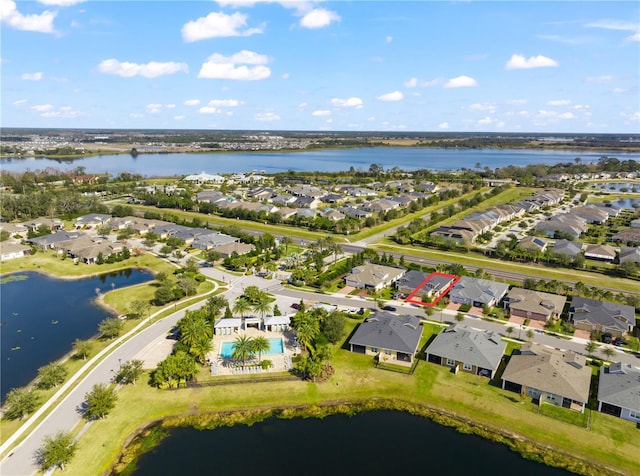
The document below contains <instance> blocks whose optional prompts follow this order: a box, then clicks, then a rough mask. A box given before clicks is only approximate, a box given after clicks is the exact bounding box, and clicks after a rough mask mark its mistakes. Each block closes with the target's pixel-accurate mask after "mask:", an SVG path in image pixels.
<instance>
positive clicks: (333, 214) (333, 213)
mask: <svg viewBox="0 0 640 476" xmlns="http://www.w3.org/2000/svg"><path fill="white" fill-rule="evenodd" d="M322 214H323V215H324V216H325V217H327V218H328V219H329V220H331V221H340V220H344V217H345V214H344V213H342V212H340V211H338V210H334V209H333V208H327V209H325V210H322Z"/></svg>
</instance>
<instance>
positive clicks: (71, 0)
mask: <svg viewBox="0 0 640 476" xmlns="http://www.w3.org/2000/svg"><path fill="white" fill-rule="evenodd" d="M85 1H86V0H38V3H42V4H43V5H52V6H56V7H70V6H71V5H76V4H78V3H83V2H85Z"/></svg>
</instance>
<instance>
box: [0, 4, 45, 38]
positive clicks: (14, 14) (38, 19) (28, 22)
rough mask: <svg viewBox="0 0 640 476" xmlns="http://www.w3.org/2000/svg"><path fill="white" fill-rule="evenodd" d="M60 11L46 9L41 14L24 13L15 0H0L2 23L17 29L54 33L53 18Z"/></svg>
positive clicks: (0, 18) (0, 20)
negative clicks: (17, 6) (19, 9)
mask: <svg viewBox="0 0 640 476" xmlns="http://www.w3.org/2000/svg"><path fill="white" fill-rule="evenodd" d="M57 14H58V12H50V11H49V10H45V11H44V12H42V13H40V14H36V13H32V14H30V15H23V14H22V13H20V12H19V11H18V9H17V8H16V2H14V1H13V0H0V23H4V24H6V25H8V26H9V27H11V28H13V29H16V30H23V31H37V32H39V33H54V32H55V30H54V29H53V20H54V19H55V18H56V15H57Z"/></svg>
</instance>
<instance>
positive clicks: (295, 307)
mask: <svg viewBox="0 0 640 476" xmlns="http://www.w3.org/2000/svg"><path fill="white" fill-rule="evenodd" d="M291 307H292V308H294V309H300V304H298V303H297V302H294V303H293V304H292V305H291Z"/></svg>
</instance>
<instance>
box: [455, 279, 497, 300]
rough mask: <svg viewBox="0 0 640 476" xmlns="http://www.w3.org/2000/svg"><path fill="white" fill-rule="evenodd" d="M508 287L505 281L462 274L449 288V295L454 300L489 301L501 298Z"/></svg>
mask: <svg viewBox="0 0 640 476" xmlns="http://www.w3.org/2000/svg"><path fill="white" fill-rule="evenodd" d="M508 289H509V285H508V284H505V283H498V282H496V281H489V280H488V279H478V278H472V277H470V276H463V277H462V278H460V281H458V283H457V284H456V285H455V286H454V287H453V288H452V289H451V291H450V292H449V296H450V297H451V300H452V301H454V302H459V301H476V302H482V303H489V302H491V301H492V300H494V299H495V300H497V301H499V300H500V299H502V297H503V296H504V295H505V294H506V292H507V290H508Z"/></svg>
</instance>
